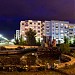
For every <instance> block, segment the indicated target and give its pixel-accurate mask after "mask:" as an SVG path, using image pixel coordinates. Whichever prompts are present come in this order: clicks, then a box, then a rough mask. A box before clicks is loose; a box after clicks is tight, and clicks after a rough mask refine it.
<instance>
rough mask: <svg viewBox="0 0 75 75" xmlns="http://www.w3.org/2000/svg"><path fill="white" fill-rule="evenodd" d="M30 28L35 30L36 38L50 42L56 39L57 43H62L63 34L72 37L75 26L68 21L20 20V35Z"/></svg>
mask: <svg viewBox="0 0 75 75" xmlns="http://www.w3.org/2000/svg"><path fill="white" fill-rule="evenodd" d="M29 28H31V29H33V30H34V31H35V32H36V40H38V39H40V41H42V40H43V38H44V39H45V41H50V42H52V40H53V39H56V42H57V43H64V36H66V37H67V38H70V37H74V35H75V26H74V24H70V23H69V22H68V21H55V20H51V21H34V20H25V21H21V22H20V35H22V36H23V37H25V36H26V35H25V32H26V31H28V29H29Z"/></svg>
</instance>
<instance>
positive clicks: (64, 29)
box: [50, 20, 69, 43]
mask: <svg viewBox="0 0 75 75" xmlns="http://www.w3.org/2000/svg"><path fill="white" fill-rule="evenodd" d="M68 28H69V22H67V21H53V20H52V21H51V22H50V31H51V32H50V35H51V39H52V40H53V39H56V42H57V43H63V42H64V36H66V37H67V36H68Z"/></svg>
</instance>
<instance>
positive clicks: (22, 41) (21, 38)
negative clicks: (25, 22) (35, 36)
mask: <svg viewBox="0 0 75 75" xmlns="http://www.w3.org/2000/svg"><path fill="white" fill-rule="evenodd" d="M19 40H20V42H19V44H20V45H24V43H25V41H24V39H23V37H22V35H21V37H20V38H19Z"/></svg>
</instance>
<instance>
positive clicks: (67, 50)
mask: <svg viewBox="0 0 75 75" xmlns="http://www.w3.org/2000/svg"><path fill="white" fill-rule="evenodd" d="M60 50H61V52H62V53H65V54H69V53H70V47H69V45H68V44H61V45H60Z"/></svg>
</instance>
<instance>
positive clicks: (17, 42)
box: [14, 37, 19, 45]
mask: <svg viewBox="0 0 75 75" xmlns="http://www.w3.org/2000/svg"><path fill="white" fill-rule="evenodd" d="M14 44H16V45H18V44H19V39H18V37H17V38H16V39H15V42H14Z"/></svg>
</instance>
